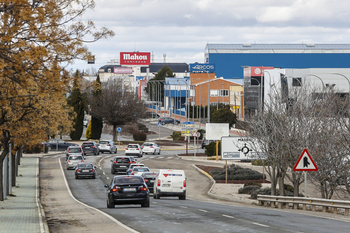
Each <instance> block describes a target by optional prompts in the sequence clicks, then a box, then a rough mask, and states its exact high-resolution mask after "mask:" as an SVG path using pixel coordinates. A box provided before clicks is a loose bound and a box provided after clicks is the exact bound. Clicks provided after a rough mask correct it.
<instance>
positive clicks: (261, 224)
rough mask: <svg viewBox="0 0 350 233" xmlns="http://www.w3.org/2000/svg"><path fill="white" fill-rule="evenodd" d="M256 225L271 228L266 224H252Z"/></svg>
mask: <svg viewBox="0 0 350 233" xmlns="http://www.w3.org/2000/svg"><path fill="white" fill-rule="evenodd" d="M252 223H253V224H254V225H258V226H261V227H269V226H267V225H264V224H260V223H256V222H252Z"/></svg>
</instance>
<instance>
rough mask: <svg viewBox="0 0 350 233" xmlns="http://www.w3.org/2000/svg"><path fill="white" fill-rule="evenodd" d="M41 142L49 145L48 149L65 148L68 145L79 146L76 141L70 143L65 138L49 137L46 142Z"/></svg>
mask: <svg viewBox="0 0 350 233" xmlns="http://www.w3.org/2000/svg"><path fill="white" fill-rule="evenodd" d="M42 144H45V146H47V147H49V150H57V148H58V150H61V151H62V150H67V148H68V147H70V146H79V145H78V144H76V143H70V142H66V141H65V140H62V139H50V140H49V141H47V142H43V143H42Z"/></svg>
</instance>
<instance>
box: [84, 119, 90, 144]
mask: <svg viewBox="0 0 350 233" xmlns="http://www.w3.org/2000/svg"><path fill="white" fill-rule="evenodd" d="M85 136H86V139H87V140H89V139H90V138H91V121H90V123H89V125H88V127H87V128H86V134H85Z"/></svg>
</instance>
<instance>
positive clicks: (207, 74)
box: [205, 71, 210, 123]
mask: <svg viewBox="0 0 350 233" xmlns="http://www.w3.org/2000/svg"><path fill="white" fill-rule="evenodd" d="M205 72H207V75H208V80H209V81H208V123H210V75H209V71H205Z"/></svg>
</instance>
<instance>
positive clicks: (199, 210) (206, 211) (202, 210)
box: [198, 209, 208, 213]
mask: <svg viewBox="0 0 350 233" xmlns="http://www.w3.org/2000/svg"><path fill="white" fill-rule="evenodd" d="M198 210H199V211H201V212H205V213H207V212H208V211H207V210H202V209H198Z"/></svg>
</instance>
